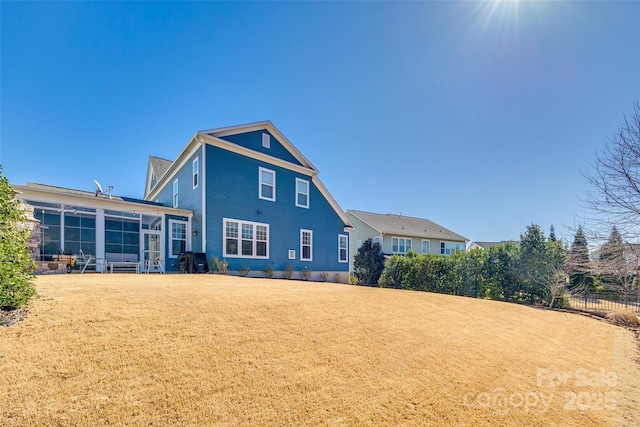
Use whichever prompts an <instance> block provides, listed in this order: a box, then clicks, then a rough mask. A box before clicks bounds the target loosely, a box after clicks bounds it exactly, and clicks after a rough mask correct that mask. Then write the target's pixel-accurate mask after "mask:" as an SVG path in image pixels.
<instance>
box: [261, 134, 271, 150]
mask: <svg viewBox="0 0 640 427" xmlns="http://www.w3.org/2000/svg"><path fill="white" fill-rule="evenodd" d="M262 146H263V147H264V148H271V135H269V134H268V133H263V134H262Z"/></svg>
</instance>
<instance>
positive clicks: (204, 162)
mask: <svg viewBox="0 0 640 427" xmlns="http://www.w3.org/2000/svg"><path fill="white" fill-rule="evenodd" d="M200 169H202V172H201V175H202V200H200V203H201V204H202V206H201V208H200V209H201V212H202V218H201V219H200V221H201V223H200V236H201V239H202V252H207V204H206V203H205V200H206V197H207V175H206V171H207V145H206V144H205V143H204V142H203V143H202V166H201V168H200Z"/></svg>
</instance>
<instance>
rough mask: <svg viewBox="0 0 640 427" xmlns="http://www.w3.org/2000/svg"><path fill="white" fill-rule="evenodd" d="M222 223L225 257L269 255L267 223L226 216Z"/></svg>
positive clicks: (264, 256) (261, 256)
mask: <svg viewBox="0 0 640 427" xmlns="http://www.w3.org/2000/svg"><path fill="white" fill-rule="evenodd" d="M223 223H224V230H223V236H224V242H223V255H224V256H225V257H232V258H268V257H269V224H261V223H259V222H251V221H241V220H237V219H228V218H225V219H224V220H223Z"/></svg>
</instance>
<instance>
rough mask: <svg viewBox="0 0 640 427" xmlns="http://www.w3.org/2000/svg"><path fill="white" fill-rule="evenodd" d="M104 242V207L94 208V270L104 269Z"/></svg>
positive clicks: (102, 270)
mask: <svg viewBox="0 0 640 427" xmlns="http://www.w3.org/2000/svg"><path fill="white" fill-rule="evenodd" d="M104 244H105V242H104V209H96V263H97V265H96V271H99V272H101V273H104V272H105V271H106V270H105V269H106V260H105V255H104V252H105V251H104ZM100 260H102V264H100Z"/></svg>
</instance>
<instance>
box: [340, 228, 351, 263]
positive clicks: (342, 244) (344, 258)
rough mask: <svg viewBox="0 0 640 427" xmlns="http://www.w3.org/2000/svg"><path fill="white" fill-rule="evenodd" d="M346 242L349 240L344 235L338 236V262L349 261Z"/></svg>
mask: <svg viewBox="0 0 640 427" xmlns="http://www.w3.org/2000/svg"><path fill="white" fill-rule="evenodd" d="M348 241H349V238H348V236H347V235H346V234H338V262H347V261H349V255H348V254H349V250H348V246H347V243H348Z"/></svg>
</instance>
